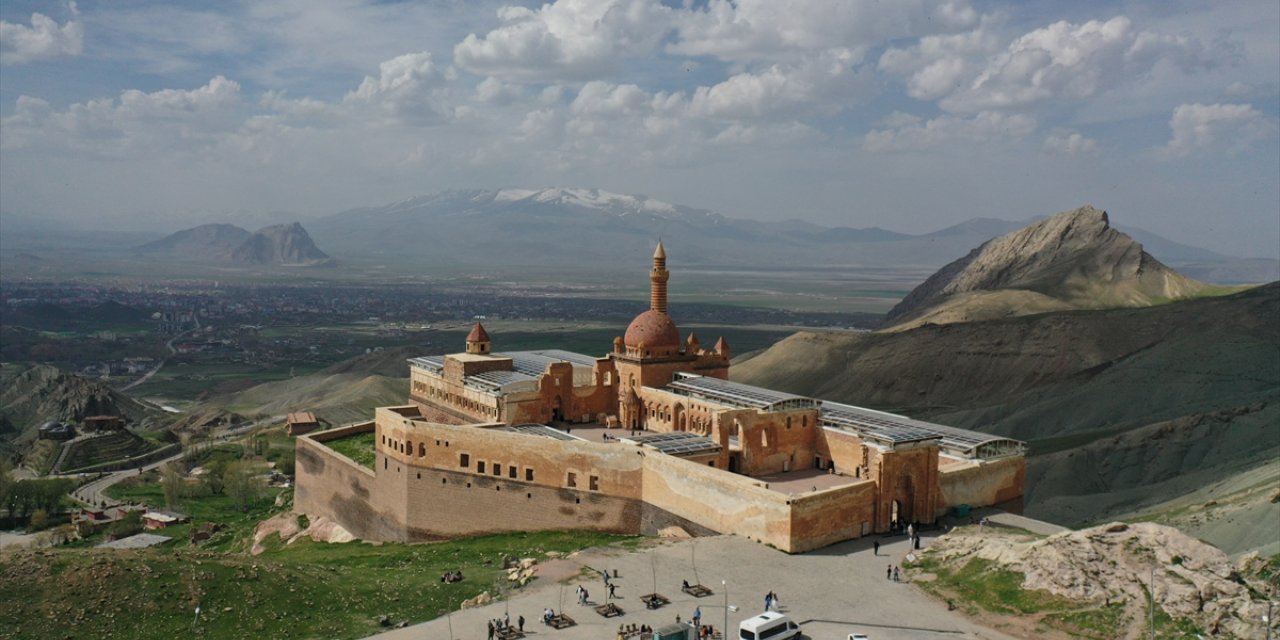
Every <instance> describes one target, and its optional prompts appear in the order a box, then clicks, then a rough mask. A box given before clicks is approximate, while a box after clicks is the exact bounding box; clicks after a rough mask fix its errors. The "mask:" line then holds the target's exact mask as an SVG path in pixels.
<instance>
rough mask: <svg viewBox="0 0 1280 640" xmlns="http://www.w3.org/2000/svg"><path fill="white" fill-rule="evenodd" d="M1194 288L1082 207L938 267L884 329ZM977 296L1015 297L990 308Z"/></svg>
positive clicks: (1102, 215)
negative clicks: (1015, 294)
mask: <svg viewBox="0 0 1280 640" xmlns="http://www.w3.org/2000/svg"><path fill="white" fill-rule="evenodd" d="M1202 287H1203V285H1202V284H1201V283H1199V282H1197V281H1195V280H1192V279H1190V278H1187V277H1185V276H1182V275H1181V274H1179V273H1177V272H1176V271H1174V270H1172V269H1170V268H1168V267H1166V266H1165V265H1163V264H1161V263H1160V261H1158V260H1156V259H1155V258H1153V257H1152V256H1151V255H1150V254H1148V253H1147V252H1145V251H1143V249H1142V245H1141V244H1139V243H1138V242H1137V241H1135V240H1134V239H1133V238H1130V237H1129V236H1127V235H1125V234H1124V233H1121V232H1119V231H1116V230H1115V229H1114V228H1112V227H1111V225H1110V221H1109V220H1108V217H1107V213H1106V212H1105V211H1100V210H1098V209H1095V208H1093V207H1091V206H1084V207H1081V208H1079V209H1076V210H1075V211H1066V212H1062V213H1058V214H1055V215H1053V216H1051V217H1049V218H1048V219H1045V220H1042V221H1040V222H1037V223H1035V224H1033V225H1030V226H1028V227H1025V228H1023V229H1020V230H1018V231H1014V232H1013V233H1010V234H1007V235H1003V236H1000V237H998V238H994V239H992V240H990V241H988V242H986V243H983V244H982V246H980V247H978V248H977V249H974V250H973V251H971V252H969V254H968V255H966V256H965V257H963V258H960V259H959V260H956V261H955V262H952V263H951V264H948V265H947V266H945V267H943V268H942V269H940V270H939V271H938V272H937V273H935V274H933V275H932V276H930V277H929V279H928V280H925V281H924V283H923V284H921V285H920V286H918V287H916V288H915V289H914V290H912V291H911V293H910V294H908V295H907V297H906V298H904V299H903V300H902V302H900V303H898V304H897V306H895V307H894V308H893V309H892V310H890V311H889V314H888V316H886V319H885V326H893V325H901V324H904V323H909V322H910V321H912V320H916V319H919V318H921V317H923V316H926V315H928V314H930V313H934V314H935V316H936V320H935V321H938V320H940V321H948V320H949V319H950V320H954V319H962V320H981V319H990V318H995V317H1002V316H1007V315H1021V314H1023V313H1039V312H1043V311H1056V310H1061V309H1062V308H1063V307H1064V306H1065V307H1070V308H1082V309H1099V308H1109V307H1125V306H1144V305H1149V304H1152V303H1154V302H1159V301H1164V300H1172V299H1177V298H1183V297H1187V296H1189V295H1191V294H1194V293H1195V292H1197V291H1199V290H1200V289H1201V288H1202ZM977 292H1018V297H1017V298H1011V299H1009V300H1004V299H1000V300H993V299H992V297H991V296H974V294H975V293H977ZM1028 292H1029V293H1028ZM940 311H944V312H945V313H942V314H940V313H939V312H940Z"/></svg>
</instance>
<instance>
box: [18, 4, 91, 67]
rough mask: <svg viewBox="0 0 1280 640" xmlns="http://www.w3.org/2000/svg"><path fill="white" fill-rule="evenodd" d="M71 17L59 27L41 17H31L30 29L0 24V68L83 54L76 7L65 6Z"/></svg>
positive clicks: (37, 14)
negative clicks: (4, 65) (7, 65)
mask: <svg viewBox="0 0 1280 640" xmlns="http://www.w3.org/2000/svg"><path fill="white" fill-rule="evenodd" d="M68 9H69V11H70V13H71V18H69V19H68V20H67V22H66V24H63V25H61V26H59V25H58V23H57V22H56V21H55V20H54V19H53V18H50V17H49V16H46V15H44V14H43V13H32V14H31V26H29V27H28V26H26V25H23V24H15V23H12V22H5V21H3V20H0V64H27V63H29V62H36V61H39V60H52V59H55V58H62V57H66V56H78V55H80V53H81V51H83V50H84V26H83V25H82V24H81V23H80V21H79V20H78V19H77V18H78V17H79V15H80V12H79V10H77V9H76V3H74V2H72V3H70V4H69V5H68Z"/></svg>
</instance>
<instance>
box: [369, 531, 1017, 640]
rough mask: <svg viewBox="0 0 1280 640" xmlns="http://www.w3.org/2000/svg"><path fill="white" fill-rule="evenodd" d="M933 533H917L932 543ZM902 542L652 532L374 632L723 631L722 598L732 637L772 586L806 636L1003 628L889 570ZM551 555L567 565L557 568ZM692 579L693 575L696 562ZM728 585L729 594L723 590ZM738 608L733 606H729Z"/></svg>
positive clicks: (466, 636)
mask: <svg viewBox="0 0 1280 640" xmlns="http://www.w3.org/2000/svg"><path fill="white" fill-rule="evenodd" d="M873 540H879V541H880V542H881V546H880V555H879V556H875V555H873V551H872V541H873ZM929 541H930V534H929V533H926V535H925V536H924V537H923V544H924V545H925V546H927V545H928V543H929ZM908 551H909V549H908V545H907V540H906V537H905V536H897V537H892V538H880V537H878V536H872V537H867V538H862V539H860V540H851V541H848V542H844V543H841V544H837V545H833V546H830V547H827V548H825V549H819V550H817V551H812V552H809V553H803V554H796V555H787V554H785V553H782V552H780V551H777V550H774V549H771V548H769V547H767V546H764V545H761V544H758V543H756V542H752V541H750V540H746V539H743V538H739V537H736V536H716V537H709V538H698V539H696V540H680V541H662V540H654V541H653V544H652V546H646V547H645V548H641V549H639V550H636V551H629V550H626V549H621V548H614V547H606V548H601V549H592V550H589V551H586V552H583V553H580V554H577V555H575V556H573V557H572V558H568V559H564V560H557V561H553V563H552V564H550V565H545V566H544V567H543V569H544V570H545V571H546V572H547V573H548V574H556V575H573V576H577V577H574V578H569V579H565V580H556V579H555V578H552V577H547V578H539V579H538V580H536V581H534V582H533V583H532V584H531V585H530V586H529V587H527V588H525V589H523V590H521V591H518V592H515V593H514V594H513V596H512V598H511V600H510V601H509V602H496V603H494V604H491V605H488V606H485V607H481V608H478V609H469V610H466V611H456V612H453V613H452V614H451V616H449V617H448V618H443V617H442V618H439V619H437V620H432V621H430V622H426V623H422V624H418V625H414V626H412V627H407V628H404V629H397V630H394V631H389V632H387V633H384V634H381V635H378V636H375V637H377V638H379V639H382V640H407V639H409V638H414V639H431V640H436V639H447V638H449V625H450V623H451V624H452V627H453V638H455V639H458V640H484V639H485V638H486V636H487V628H486V624H485V623H486V621H488V620H490V619H493V618H501V617H502V616H503V615H504V614H509V615H510V618H511V620H512V622H513V623H514V621H515V620H516V618H517V616H520V615H523V616H524V617H525V634H526V637H527V638H530V639H532V640H613V638H614V637H615V635H616V632H617V629H618V625H619V624H627V625H630V624H635V625H641V624H646V625H649V626H650V627H655V628H657V627H661V626H663V625H667V624H670V623H673V622H675V621H676V616H677V615H679V616H680V619H681V620H683V621H687V620H688V619H689V618H690V617H691V616H692V615H693V610H694V607H700V608H701V610H702V623H703V624H704V625H705V624H711V625H714V626H715V628H716V629H717V630H720V629H721V628H722V627H723V626H724V623H725V613H726V610H725V602H726V600H727V602H728V604H729V605H730V610H729V612H728V624H729V629H731V630H732V633H731V634H730V636H729V637H730V638H736V637H737V628H738V623H739V622H740V621H742V620H744V619H746V618H749V617H751V616H753V615H756V614H759V613H760V612H761V611H762V610H763V609H764V596H765V594H766V593H768V592H770V591H773V592H775V593H777V595H778V598H779V606H778V609H779V610H780V611H782V612H783V613H786V614H787V615H789V616H791V617H792V618H793V619H794V620H796V621H797V622H798V623H800V625H801V627H802V628H803V629H804V634H805V637H806V638H809V639H811V640H828V639H830V640H837V639H839V640H844V639H845V638H847V637H848V634H849V633H853V632H858V633H865V634H867V635H868V636H869V637H870V638H871V639H872V640H882V639H883V640H896V639H905V638H919V639H925V640H927V639H929V638H936V639H939V640H946V639H948V638H953V639H957V640H958V639H961V638H991V639H1000V640H1006V639H1008V638H1009V636H1006V635H1003V634H1001V633H999V632H997V631H994V630H991V629H987V628H984V627H979V626H977V625H975V624H973V623H971V622H969V621H967V620H966V619H964V618H963V617H962V616H960V615H959V614H957V613H955V612H949V611H947V609H946V605H945V604H942V603H939V602H937V601H935V600H933V599H931V598H929V597H928V596H927V595H925V594H924V593H923V592H921V591H919V590H918V589H916V588H915V587H913V586H912V585H910V584H909V583H907V582H905V581H904V582H893V581H892V580H887V579H886V578H885V569H886V568H887V567H888V566H889V565H898V564H900V563H901V562H902V559H903V557H904V555H905V554H906V553H908ZM557 563H573V565H571V566H564V565H561V566H556V564H557ZM695 564H696V568H697V577H696V579H695V576H694V565H695ZM581 567H589V568H591V569H596V570H601V569H603V570H607V571H609V572H610V575H612V573H613V571H614V570H617V572H618V578H617V579H614V580H612V582H614V584H616V585H617V595H618V599H617V600H614V602H616V603H617V604H618V606H620V607H622V608H623V609H624V610H625V611H626V613H625V615H623V616H621V617H616V618H608V619H606V618H603V617H601V616H599V615H598V614H596V612H595V611H594V610H593V608H592V607H591V606H582V605H579V604H578V603H577V599H576V596H575V595H574V591H575V587H576V586H577V585H579V584H581V585H582V586H584V587H586V588H587V590H588V591H589V592H590V597H591V601H592V603H593V604H600V603H603V602H605V601H606V600H605V595H606V593H607V589H606V588H605V585H604V582H603V580H602V579H601V577H600V575H599V574H598V573H582V572H580V568H581ZM655 574H656V583H657V592H658V593H660V594H662V595H664V596H666V597H667V598H669V599H670V600H671V604H669V605H667V606H665V607H663V608H661V609H658V610H646V609H645V608H644V604H643V603H641V602H640V600H639V597H640V596H641V595H644V594H648V593H651V592H653V590H654V583H655ZM682 580H688V581H689V582H690V583H694V582H695V581H696V582H701V583H702V584H703V585H706V586H708V587H710V588H711V589H712V590H713V591H714V592H715V593H714V594H713V595H711V596H708V597H704V598H694V597H692V596H689V595H686V594H684V593H682V592H681V591H680V586H681V581H682ZM726 593H727V598H726ZM562 599H563V611H564V612H565V613H567V614H568V615H569V616H571V617H572V618H574V620H576V621H577V623H578V624H577V625H576V626H574V627H570V628H567V629H561V630H556V629H552V628H551V627H547V626H544V625H543V624H542V622H541V619H542V610H543V608H544V607H551V608H552V609H554V610H555V611H556V612H560V611H561V608H562V605H561V602H562ZM734 608H736V609H737V610H736V611H734V610H733V609H734Z"/></svg>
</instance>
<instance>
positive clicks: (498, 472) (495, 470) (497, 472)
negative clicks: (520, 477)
mask: <svg viewBox="0 0 1280 640" xmlns="http://www.w3.org/2000/svg"><path fill="white" fill-rule="evenodd" d="M493 475H495V476H500V475H502V465H500V464H498V463H496V462H495V463H493Z"/></svg>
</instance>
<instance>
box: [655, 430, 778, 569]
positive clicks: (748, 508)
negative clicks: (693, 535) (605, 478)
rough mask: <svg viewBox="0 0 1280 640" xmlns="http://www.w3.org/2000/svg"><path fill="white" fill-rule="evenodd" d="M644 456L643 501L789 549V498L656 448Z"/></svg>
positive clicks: (720, 529) (714, 526)
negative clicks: (658, 451)
mask: <svg viewBox="0 0 1280 640" xmlns="http://www.w3.org/2000/svg"><path fill="white" fill-rule="evenodd" d="M643 459H644V483H643V487H644V493H643V497H642V498H643V500H644V502H645V503H647V504H649V505H652V506H654V507H656V508H659V509H662V510H663V511H666V512H668V513H671V514H674V515H676V516H678V517H681V518H685V519H687V520H689V521H691V522H694V523H697V524H698V525H701V526H704V527H706V528H708V529H711V530H713V531H718V532H721V533H733V534H737V535H740V536H743V537H745V538H750V539H752V540H758V541H760V542H763V543H766V544H771V545H773V546H775V547H777V548H779V549H782V550H784V551H791V550H792V545H791V507H790V505H788V504H787V496H785V495H783V494H780V493H778V492H776V491H770V490H769V489H765V488H764V487H762V486H760V483H759V481H757V480H753V479H751V478H748V477H745V476H740V475H737V474H732V473H725V472H724V471H722V470H718V469H714V468H712V467H708V466H703V465H699V464H696V463H693V462H689V461H688V460H681V459H679V458H675V457H672V456H668V455H664V454H660V453H657V452H653V451H649V452H646V453H645V455H644V458H643Z"/></svg>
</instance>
